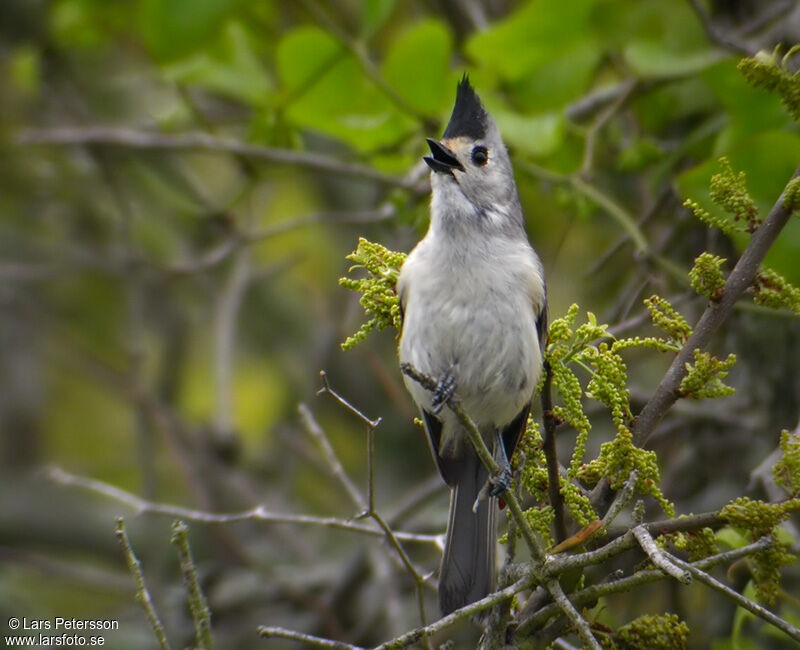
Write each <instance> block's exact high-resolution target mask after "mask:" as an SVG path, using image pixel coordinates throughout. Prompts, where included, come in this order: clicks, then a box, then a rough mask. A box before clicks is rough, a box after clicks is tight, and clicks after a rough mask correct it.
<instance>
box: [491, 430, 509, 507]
mask: <svg viewBox="0 0 800 650" xmlns="http://www.w3.org/2000/svg"><path fill="white" fill-rule="evenodd" d="M494 433H495V439H494V459H495V460H496V461H497V464H498V465H499V466H500V469H499V471H498V472H497V474H495V475H494V476H490V477H489V496H492V497H499V496H502V495H503V494H505V493H506V492H507V491H508V489H509V488H510V487H511V477H512V473H511V463H509V462H508V455H507V454H506V446H505V444H504V443H503V435H502V434H501V433H500V430H499V429H495V432H494Z"/></svg>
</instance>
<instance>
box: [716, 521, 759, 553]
mask: <svg viewBox="0 0 800 650" xmlns="http://www.w3.org/2000/svg"><path fill="white" fill-rule="evenodd" d="M714 536H715V537H716V540H717V541H718V542H721V543H723V544H725V545H726V546H729V547H730V548H732V549H735V548H741V547H742V546H746V545H747V544H749V543H750V540H749V539H747V537H745V536H744V535H742V534H741V533H740V532H739V531H737V530H736V529H735V528H731V527H730V526H725V527H724V528H720V529H719V530H718V531H717V532H716V533H715V534H714Z"/></svg>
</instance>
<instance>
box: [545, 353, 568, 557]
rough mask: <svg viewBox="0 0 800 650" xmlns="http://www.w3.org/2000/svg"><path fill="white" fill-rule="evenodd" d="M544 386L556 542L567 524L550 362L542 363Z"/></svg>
mask: <svg viewBox="0 0 800 650" xmlns="http://www.w3.org/2000/svg"><path fill="white" fill-rule="evenodd" d="M544 373H545V375H544V386H543V387H542V395H541V400H542V420H543V421H544V440H543V443H542V444H543V449H544V455H545V459H546V461H547V489H548V494H549V496H550V505H551V506H552V508H553V513H554V514H555V522H554V528H555V534H556V543H558V542H563V541H564V540H565V539H567V524H566V521H565V518H564V498H563V497H562V496H561V477H560V475H559V471H558V450H557V447H556V424H557V423H556V418H555V415H553V371H552V369H551V368H550V364H549V363H548V362H547V361H545V363H544Z"/></svg>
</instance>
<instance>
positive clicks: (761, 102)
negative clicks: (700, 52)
mask: <svg viewBox="0 0 800 650" xmlns="http://www.w3.org/2000/svg"><path fill="white" fill-rule="evenodd" d="M701 78H702V79H703V80H704V81H705V83H706V85H707V87H708V88H709V89H710V90H711V92H712V93H713V94H714V96H715V99H716V100H717V102H719V104H721V105H722V106H723V108H724V109H725V112H726V113H727V114H728V123H727V125H726V127H725V129H724V130H723V131H722V132H721V133H720V134H719V136H718V138H717V142H716V146H715V151H714V155H715V156H720V155H722V154H723V153H724V152H725V151H727V150H729V149H731V148H733V147H735V146H736V145H737V144H738V143H740V142H742V141H743V140H745V139H747V138H748V137H750V136H752V135H753V134H755V133H759V132H763V131H772V130H775V129H781V128H786V127H789V126H790V125H791V124H792V118H791V116H790V115H789V113H787V111H786V109H784V108H783V106H781V103H780V101H779V100H778V98H777V97H776V96H775V95H774V94H772V93H770V92H768V91H766V90H764V89H762V88H754V87H753V86H751V85H750V84H748V83H747V82H746V81H745V79H744V76H743V75H742V73H741V72H739V71H738V70H737V69H736V62H735V61H725V62H723V63H720V64H718V65H715V66H713V67H711V68H709V69H708V70H706V71H705V72H703V73H702V75H701Z"/></svg>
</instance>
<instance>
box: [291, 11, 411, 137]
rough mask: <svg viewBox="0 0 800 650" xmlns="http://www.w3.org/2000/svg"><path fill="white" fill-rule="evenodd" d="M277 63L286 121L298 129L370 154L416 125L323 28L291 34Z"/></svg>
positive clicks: (404, 134) (309, 28)
mask: <svg viewBox="0 0 800 650" xmlns="http://www.w3.org/2000/svg"><path fill="white" fill-rule="evenodd" d="M277 64H278V72H279V75H280V78H281V81H282V84H283V94H282V102H281V103H282V104H283V105H284V108H285V114H286V118H287V120H289V121H290V122H291V123H293V124H294V125H296V126H298V127H300V128H306V129H311V130H315V131H319V132H321V133H325V134H327V135H330V136H332V137H335V138H338V139H341V140H343V141H345V142H347V143H348V144H349V145H351V146H352V147H354V148H356V149H357V150H359V151H370V150H373V149H376V148H379V147H384V146H388V145H392V144H395V143H396V142H397V141H399V140H400V139H402V138H403V137H404V136H406V135H407V134H408V133H409V131H410V130H412V129H413V128H414V127H415V122H414V121H413V120H411V119H410V118H408V117H406V116H404V115H403V114H401V113H400V111H399V110H398V109H397V108H396V107H395V106H393V105H392V104H391V103H390V102H389V100H388V99H387V98H386V96H385V95H383V94H382V93H381V91H380V90H378V89H377V88H376V87H375V84H374V83H372V81H371V80H369V79H367V78H366V76H365V75H364V72H363V69H362V67H361V64H360V63H359V62H358V61H356V60H355V58H354V57H353V56H352V54H350V52H348V51H346V50H345V49H344V47H343V46H342V45H341V44H340V43H339V42H338V41H337V40H336V39H335V38H334V37H333V36H331V35H329V34H328V33H326V32H325V31H323V30H322V29H319V28H317V27H310V26H303V27H298V28H296V29H293V30H291V31H290V32H289V33H288V34H286V36H285V37H284V38H283V39H282V40H281V42H280V43H279V44H278V51H277Z"/></svg>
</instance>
